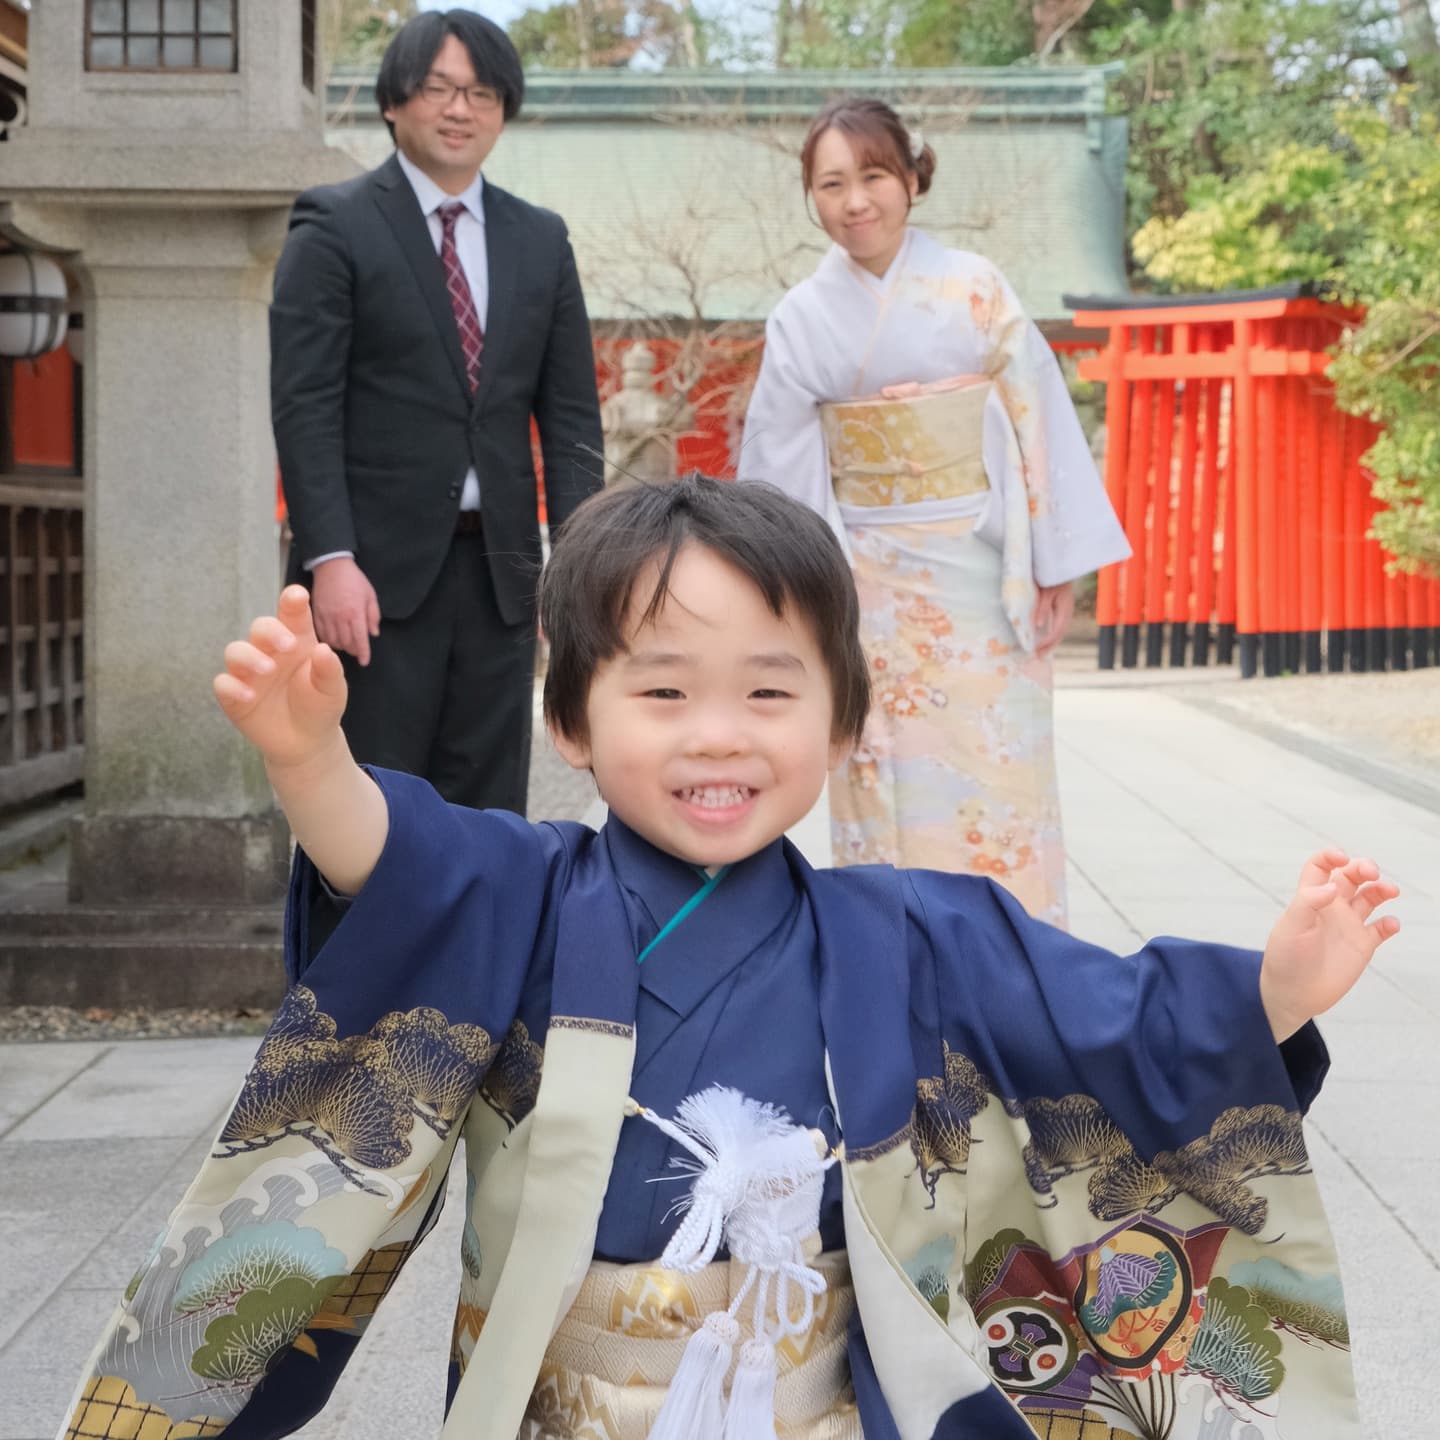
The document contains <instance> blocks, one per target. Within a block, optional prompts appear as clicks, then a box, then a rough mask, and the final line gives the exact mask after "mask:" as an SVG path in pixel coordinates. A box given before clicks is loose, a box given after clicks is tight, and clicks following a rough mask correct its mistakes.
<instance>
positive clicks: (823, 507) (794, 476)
mask: <svg viewBox="0 0 1440 1440" xmlns="http://www.w3.org/2000/svg"><path fill="white" fill-rule="evenodd" d="M787 299H789V297H787ZM785 311H786V301H784V300H782V301H781V303H780V304H779V305H778V306H776V308H775V310H774V311H773V312H772V313H771V315H770V318H769V319H768V320H767V321H766V322H765V353H764V355H763V357H762V359H761V362H760V375H759V377H758V378H757V380H756V381H755V389H754V391H753V392H752V394H751V396H750V405H749V408H748V409H747V410H746V412H745V430H744V437H743V440H742V443H741V446H740V458H739V462H738V478H739V479H741V480H747V481H760V482H763V483H765V484H769V485H774V486H775V487H776V488H777V489H780V490H783V491H784V492H785V493H786V494H787V495H789V496H790V497H791V499H793V500H799V501H800V502H801V504H803V505H808V506H809V507H810V509H812V510H814V511H815V512H816V513H817V514H820V515H823V516H825V518H826V519H827V520H828V521H829V522H830V528H831V529H832V530H834V531H835V534H836V536H837V538H838V539H839V541H840V543H841V545H842V546H844V547H845V548H846V553H847V554H848V553H849V546H848V542H847V541H846V539H845V527H844V525H843V523H842V522H841V519H840V511H839V507H838V506H837V505H836V502H835V493H834V490H833V488H832V487H831V484H830V462H829V458H828V454H827V451H826V446H825V433H824V430H823V428H822V426H821V423H820V399H819V397H818V396H817V395H816V394H815V391H814V389H813V387H812V386H811V385H809V384H807V383H806V379H805V373H804V364H803V356H804V353H805V347H804V340H803V337H802V336H801V335H799V334H798V333H797V329H798V327H797V318H798V317H796V316H795V315H793V314H792V315H790V316H787V315H786V313H785Z"/></svg>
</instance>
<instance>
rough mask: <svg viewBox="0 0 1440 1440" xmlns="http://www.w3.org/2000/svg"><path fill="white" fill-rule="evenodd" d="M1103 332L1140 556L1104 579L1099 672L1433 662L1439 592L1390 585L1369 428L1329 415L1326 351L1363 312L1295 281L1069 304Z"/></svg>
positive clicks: (1110, 416)
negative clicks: (1378, 527) (1234, 662)
mask: <svg viewBox="0 0 1440 1440" xmlns="http://www.w3.org/2000/svg"><path fill="white" fill-rule="evenodd" d="M1066 303H1067V304H1068V305H1071V306H1072V307H1073V308H1074V310H1075V324H1076V325H1077V327H1081V328H1085V329H1102V330H1107V331H1108V332H1109V342H1108V344H1106V346H1105V347H1104V348H1103V349H1102V350H1101V351H1100V353H1099V354H1096V355H1092V356H1090V357H1088V358H1086V359H1084V360H1082V361H1081V362H1080V376H1081V378H1082V379H1085V380H1100V381H1104V382H1105V385H1106V387H1107V388H1106V403H1105V424H1106V436H1107V448H1106V457H1105V487H1106V489H1107V491H1108V492H1109V495H1110V499H1111V502H1112V503H1113V504H1114V506H1115V510H1116V513H1117V514H1118V515H1119V516H1120V519H1121V521H1122V522H1123V524H1124V526H1125V532H1126V534H1127V535H1128V537H1129V539H1130V545H1131V548H1132V550H1133V551H1134V554H1133V557H1132V558H1131V559H1130V560H1127V561H1124V562H1123V563H1121V564H1119V565H1111V566H1107V567H1106V568H1105V569H1104V570H1102V571H1101V572H1100V577H1099V591H1098V595H1097V598H1096V616H1097V619H1098V621H1099V625H1100V657H1099V658H1100V666H1101V668H1102V669H1111V668H1113V666H1114V664H1115V659H1116V652H1117V649H1118V651H1119V655H1120V663H1121V664H1122V665H1124V666H1127V667H1129V666H1134V665H1136V664H1138V663H1139V659H1140V640H1141V634H1142V628H1143V631H1144V636H1145V663H1146V664H1147V665H1160V664H1163V663H1165V662H1164V653H1165V631H1166V626H1167V625H1168V626H1169V639H1170V662H1169V663H1170V664H1172V665H1183V664H1185V662H1186V652H1187V648H1188V649H1189V653H1190V657H1191V662H1192V663H1193V664H1196V665H1205V664H1208V663H1209V659H1210V651H1211V644H1212V640H1213V642H1214V648H1215V652H1216V659H1217V661H1218V662H1219V663H1221V664H1225V663H1228V662H1229V661H1230V660H1231V659H1232V655H1233V651H1234V648H1235V642H1236V640H1237V639H1238V642H1239V645H1238V649H1239V663H1240V673H1241V674H1242V675H1243V676H1251V675H1254V674H1256V673H1257V672H1261V671H1263V673H1264V674H1266V675H1279V674H1283V673H1285V672H1287V671H1288V672H1295V671H1299V670H1301V669H1302V668H1303V669H1305V670H1308V671H1319V670H1322V669H1329V670H1332V671H1339V670H1344V669H1347V668H1348V669H1350V670H1355V671H1360V670H1384V669H1387V668H1388V669H1396V670H1403V669H1407V668H1409V667H1410V666H1412V665H1413V666H1422V665H1429V664H1432V663H1437V664H1440V581H1437V580H1436V579H1434V578H1430V577H1425V576H1417V575H1408V576H1407V575H1391V574H1389V573H1387V562H1388V561H1389V560H1390V559H1391V556H1390V555H1389V553H1388V552H1387V551H1385V550H1384V549H1383V548H1382V547H1381V545H1380V544H1379V543H1378V542H1377V541H1375V540H1372V539H1370V538H1368V535H1369V531H1370V526H1371V521H1372V517H1373V515H1374V513H1375V511H1376V510H1377V509H1378V508H1380V507H1379V505H1378V504H1377V502H1376V501H1375V499H1374V498H1373V497H1372V495H1371V493H1370V477H1369V475H1368V474H1367V472H1366V471H1365V470H1364V468H1363V467H1362V466H1361V464H1360V457H1361V455H1362V454H1364V452H1365V451H1366V450H1367V449H1368V448H1369V446H1370V445H1371V444H1372V443H1373V441H1374V439H1375V435H1376V433H1377V432H1376V427H1375V426H1374V425H1373V424H1372V423H1370V422H1369V421H1366V420H1363V419H1358V418H1357V417H1355V416H1353V415H1346V414H1344V413H1342V412H1341V411H1340V410H1338V409H1336V407H1335V403H1334V396H1333V393H1332V391H1331V387H1330V385H1329V382H1328V381H1327V380H1326V379H1325V370H1326V368H1327V366H1328V365H1329V363H1330V355H1329V353H1328V351H1329V348H1330V347H1331V346H1333V345H1334V344H1335V342H1336V340H1337V339H1338V338H1339V335H1340V332H1341V329H1342V328H1343V327H1344V326H1345V325H1346V324H1347V323H1350V322H1353V320H1354V319H1355V318H1356V317H1355V313H1354V312H1353V311H1350V310H1347V309H1345V308H1344V307H1343V306H1340V305H1337V304H1334V303H1331V302H1328V301H1324V300H1320V299H1317V298H1315V297H1314V296H1312V295H1307V294H1305V293H1304V292H1303V290H1302V289H1301V287H1298V286H1286V287H1280V288H1277V289H1275V290H1269V291H1248V292H1240V293H1234V294H1229V295H1214V296H1208V295H1207V296H1179V297H1167V298H1160V299H1149V298H1131V299H1126V300H1122V301H1116V300H1105V299H1096V298H1086V299H1072V298H1070V297H1068V296H1067V297H1066Z"/></svg>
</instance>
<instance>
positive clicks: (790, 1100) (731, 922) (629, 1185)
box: [595, 815, 844, 1262]
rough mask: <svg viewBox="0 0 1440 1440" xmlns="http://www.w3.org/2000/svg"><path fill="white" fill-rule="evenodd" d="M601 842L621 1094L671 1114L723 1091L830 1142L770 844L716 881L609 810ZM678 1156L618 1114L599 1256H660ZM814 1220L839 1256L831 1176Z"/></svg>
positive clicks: (809, 948) (807, 933)
mask: <svg viewBox="0 0 1440 1440" xmlns="http://www.w3.org/2000/svg"><path fill="white" fill-rule="evenodd" d="M603 839H604V843H605V845H606V847H607V849H608V851H609V857H610V862H611V864H612V866H613V867H614V871H615V877H616V879H617V881H618V882H619V885H620V890H621V895H622V899H623V902H624V906H625V912H626V916H627V919H628V920H629V923H630V937H631V944H632V945H633V947H634V951H635V954H636V955H637V956H643V962H642V963H641V964H640V975H639V986H640V993H639V996H638V1001H637V1006H636V1016H635V1066H634V1071H633V1074H632V1076H631V1082H630V1093H631V1095H632V1096H633V1097H634V1098H635V1099H636V1100H637V1101H638V1102H639V1103H640V1104H641V1105H645V1106H648V1107H649V1108H650V1109H651V1110H654V1111H655V1112H656V1113H657V1114H661V1115H673V1114H674V1113H675V1111H676V1110H677V1109H678V1108H679V1106H680V1103H681V1101H683V1100H684V1099H685V1098H686V1096H688V1095H693V1094H696V1093H698V1092H699V1091H701V1090H704V1089H706V1088H708V1087H709V1086H711V1085H728V1086H734V1087H737V1088H740V1089H743V1090H744V1091H745V1093H746V1094H748V1095H750V1096H751V1097H752V1098H754V1099H756V1100H763V1101H767V1102H769V1103H770V1104H774V1105H779V1106H782V1107H783V1108H784V1109H785V1110H786V1111H787V1112H788V1113H789V1114H790V1115H791V1116H792V1117H793V1118H794V1119H795V1120H796V1121H798V1122H799V1123H800V1124H803V1125H805V1126H807V1127H810V1128H815V1129H820V1130H822V1131H824V1132H825V1133H826V1134H827V1135H828V1136H829V1137H830V1139H831V1140H832V1141H834V1140H836V1139H838V1138H839V1137H838V1135H837V1134H836V1132H835V1126H834V1119H833V1111H832V1110H831V1106H830V1099H829V1095H828V1093H827V1090H826V1084H825V1039H824V1035H823V1033H822V1031H821V1028H820V986H819V971H818V966H817V963H816V946H815V927H814V922H813V920H812V919H811V915H810V910H809V907H808V906H807V905H806V904H805V903H804V898H803V892H802V891H801V890H800V888H799V887H798V886H797V885H796V883H795V875H794V872H793V871H792V870H791V868H790V865H789V863H788V861H787V859H786V855H785V849H784V845H783V844H782V842H780V841H778V840H777V841H776V842H775V843H774V844H772V845H769V846H767V847H766V848H765V849H764V850H762V851H760V853H759V854H757V855H752V856H750V857H749V858H748V859H746V860H743V861H741V862H740V863H739V864H737V865H732V866H730V867H729V868H728V869H727V870H726V872H725V873H724V875H723V876H722V877H720V878H719V879H718V881H717V880H715V879H714V878H713V877H712V878H710V879H707V877H706V876H705V874H704V872H702V871H697V870H696V869H695V868H694V867H693V866H690V865H688V864H686V863H685V862H684V861H682V860H677V859H675V858H674V857H673V856H671V855H666V854H664V853H663V852H662V851H659V850H657V849H655V847H654V846H653V845H650V844H649V843H648V842H646V841H645V840H643V839H641V838H640V836H638V835H637V834H636V833H635V832H634V831H633V830H630V829H629V828H628V827H627V826H625V825H624V824H623V823H622V822H621V821H619V820H617V819H616V818H615V817H614V816H613V815H612V816H611V817H610V819H609V821H608V822H607V823H606V826H605V830H604V832H603ZM707 886H709V887H710V888H709V889H708V891H707ZM699 896H704V898H703V899H701V900H700V902H699V904H698V905H695V904H694V902H695V901H696V899H697V897H699ZM687 906H693V907H694V908H691V909H689V910H688V912H687V908H686V907H687ZM677 917H678V918H677ZM667 927H669V928H667ZM662 932H663V935H662ZM657 941H658V943H657ZM682 1153H683V1152H681V1150H680V1149H679V1147H678V1146H676V1145H675V1144H674V1143H673V1142H672V1141H670V1140H669V1139H667V1138H666V1137H665V1136H664V1135H663V1134H662V1133H661V1132H660V1131H659V1130H657V1129H656V1128H655V1127H654V1126H652V1125H647V1124H646V1123H645V1122H644V1121H643V1120H641V1119H640V1118H639V1117H638V1116H631V1117H629V1118H627V1119H626V1120H625V1122H624V1124H623V1125H622V1126H621V1129H620V1140H619V1143H618V1145H617V1147H616V1151H615V1160H614V1164H613V1166H612V1169H611V1177H610V1186H609V1189H608V1191H607V1193H606V1196H605V1204H604V1207H603V1208H602V1210H601V1212H600V1222H599V1228H598V1232H597V1235H596V1240H595V1253H596V1255H597V1256H598V1257H600V1258H602V1259H607V1260H617V1261H622V1262H628V1261H641V1260H653V1259H654V1258H655V1257H656V1256H657V1255H659V1254H660V1253H661V1251H662V1250H664V1248H665V1246H666V1244H667V1243H668V1242H669V1240H670V1237H671V1236H672V1235H673V1234H674V1232H675V1229H676V1227H677V1226H678V1224H679V1221H680V1216H679V1214H678V1212H677V1211H676V1209H675V1202H676V1200H677V1199H678V1198H679V1197H680V1195H681V1193H682V1188H683V1187H682V1181H683V1179H684V1177H683V1175H682V1174H681V1173H680V1172H678V1171H677V1170H676V1168H675V1167H674V1166H673V1165H672V1164H671V1161H672V1160H675V1159H679V1158H681V1155H682ZM821 1218H822V1223H821V1240H822V1243H823V1244H824V1245H825V1247H826V1248H827V1249H838V1248H839V1247H841V1246H842V1245H843V1244H844V1234H843V1225H842V1221H841V1215H840V1175H839V1172H838V1171H831V1173H830V1175H829V1176H828V1177H827V1188H826V1198H825V1202H824V1204H823V1206H822V1217H821Z"/></svg>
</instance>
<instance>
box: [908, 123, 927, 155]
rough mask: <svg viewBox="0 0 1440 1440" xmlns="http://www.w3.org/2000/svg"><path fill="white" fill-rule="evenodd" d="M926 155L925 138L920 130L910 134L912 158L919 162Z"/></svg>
mask: <svg viewBox="0 0 1440 1440" xmlns="http://www.w3.org/2000/svg"><path fill="white" fill-rule="evenodd" d="M924 153H925V136H924V134H923V132H921V131H920V130H918V129H917V130H912V131H911V132H910V158H911V159H912V160H918V159H919V158H920V157H921V156H922V155H923V154H924Z"/></svg>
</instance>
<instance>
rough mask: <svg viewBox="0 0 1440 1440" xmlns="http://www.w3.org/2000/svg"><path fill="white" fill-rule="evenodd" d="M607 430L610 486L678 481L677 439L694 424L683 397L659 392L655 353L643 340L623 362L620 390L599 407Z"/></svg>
mask: <svg viewBox="0 0 1440 1440" xmlns="http://www.w3.org/2000/svg"><path fill="white" fill-rule="evenodd" d="M600 422H601V424H602V425H603V427H604V429H605V483H606V484H607V485H624V484H626V483H627V482H629V481H632V480H642V481H647V482H655V481H663V480H673V479H674V478H675V437H676V436H677V435H678V434H680V433H681V432H683V431H685V430H688V429H689V428H690V426H691V425H692V424H694V422H695V409H694V407H693V406H692V405H690V404H689V403H688V402H687V401H686V399H685V397H684V396H683V395H680V394H678V393H676V392H674V391H672V392H671V393H670V394H668V395H666V394H662V393H661V392H660V391H659V390H657V389H656V388H655V352H654V351H653V350H652V349H651V348H650V347H649V346H648V345H647V344H646V343H645V342H644V341H643V340H640V341H637V342H636V343H635V344H633V345H631V346H629V347H628V348H627V349H626V351H625V353H624V355H623V356H622V357H621V360H620V388H619V390H617V391H616V392H615V394H613V395H612V396H611V397H610V398H609V399H608V400H607V401H606V402H605V403H604V405H602V406H601V407H600Z"/></svg>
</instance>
